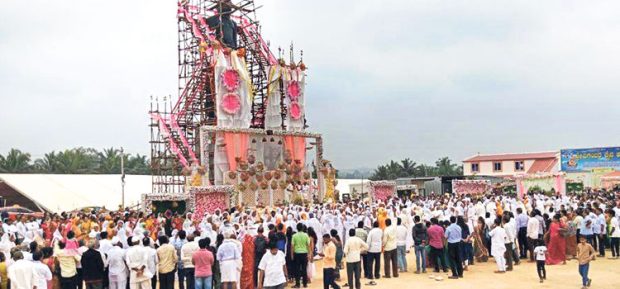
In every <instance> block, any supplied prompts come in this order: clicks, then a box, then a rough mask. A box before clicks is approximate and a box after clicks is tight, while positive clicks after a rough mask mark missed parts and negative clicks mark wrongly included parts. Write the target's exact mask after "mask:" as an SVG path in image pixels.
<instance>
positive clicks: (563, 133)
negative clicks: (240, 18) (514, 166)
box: [0, 0, 620, 168]
mask: <svg viewBox="0 0 620 289" xmlns="http://www.w3.org/2000/svg"><path fill="white" fill-rule="evenodd" d="M257 2H259V3H260V4H263V5H264V6H263V8H261V9H260V10H259V12H258V17H259V18H260V21H261V23H262V25H263V37H264V38H265V39H268V40H270V41H271V47H272V49H273V50H276V49H277V47H278V46H279V45H280V46H283V47H288V45H289V44H290V41H291V40H292V41H294V42H295V47H297V48H300V49H303V50H304V62H305V63H306V64H307V66H308V67H309V71H308V75H309V80H308V86H307V92H306V102H307V103H306V104H307V110H308V111H307V114H308V115H307V117H308V121H309V125H310V130H312V131H316V132H321V133H323V134H324V138H325V145H326V153H325V157H326V158H328V159H331V160H333V161H334V162H335V165H336V166H337V167H339V168H355V167H362V166H364V167H374V166H376V165H377V164H380V163H384V162H386V161H388V160H390V159H402V158H404V157H411V158H412V159H414V160H417V161H419V162H433V161H434V160H436V159H437V158H439V157H442V156H450V157H452V158H454V159H456V160H458V161H460V160H462V159H463V158H465V157H467V156H470V155H473V154H476V153H477V152H481V153H497V152H526V151H545V150H556V149H561V148H573V147H591V146H608V145H609V146H612V145H620V129H619V124H620V112H619V109H620V36H619V35H620V1H567V0H560V1H493V0H489V1H454V0H446V1H439V0H428V1H412V0H403V1H387V0H382V1H361V0H351V1H340V0H339V1H326V0H320V1H319V0H312V1H310V0H306V1H291V0H289V1H274V0H263V1H257ZM176 29H177V24H176V1H172V0H165V1H164V0H157V1H154V0H141V1H135V0H131V1H129V0H123V1H121V0H114V1H112V0H106V1H94V0H91V1H83V0H82V1H77V0H76V1H63V0H58V1H44V0H30V1H18V0H9V1H2V3H1V4H0V108H1V109H0V153H3V154H4V153H6V152H7V151H8V150H9V149H10V148H12V147H16V148H20V149H22V150H25V151H28V152H31V153H32V154H33V156H34V157H41V156H42V155H43V154H44V153H45V152H48V151H51V150H60V149H65V148H70V147H76V146H86V147H95V148H99V149H100V148H104V147H111V146H114V147H119V146H124V147H125V148H126V150H128V151H130V152H134V153H135V152H139V153H142V154H148V153H149V145H148V140H149V129H148V126H147V124H148V116H147V111H148V105H149V102H150V98H149V96H150V95H154V96H157V95H160V96H162V95H169V94H170V95H173V96H176V95H177V90H176V89H177V88H176V87H177V79H176V78H177V75H176V73H177V52H176V47H177V32H176ZM276 51H277V50H276Z"/></svg>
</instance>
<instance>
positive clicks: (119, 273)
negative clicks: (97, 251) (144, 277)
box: [108, 237, 127, 289]
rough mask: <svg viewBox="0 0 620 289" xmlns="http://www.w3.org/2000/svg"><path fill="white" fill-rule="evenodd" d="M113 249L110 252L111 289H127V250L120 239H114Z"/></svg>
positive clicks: (109, 273) (109, 275) (109, 274)
mask: <svg viewBox="0 0 620 289" xmlns="http://www.w3.org/2000/svg"><path fill="white" fill-rule="evenodd" d="M112 244H113V247H112V248H111V249H110V250H109V251H108V271H109V272H108V280H109V281H110V289H125V287H126V286H127V266H126V265H125V250H124V249H123V244H122V243H121V241H120V239H119V238H118V237H114V238H112Z"/></svg>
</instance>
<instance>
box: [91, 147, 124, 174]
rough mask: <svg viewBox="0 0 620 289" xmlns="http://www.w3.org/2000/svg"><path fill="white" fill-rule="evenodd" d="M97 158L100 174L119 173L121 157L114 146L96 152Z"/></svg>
mask: <svg viewBox="0 0 620 289" xmlns="http://www.w3.org/2000/svg"><path fill="white" fill-rule="evenodd" d="M97 155H98V158H99V170H98V172H99V173H102V174H120V173H121V157H120V151H119V150H118V149H115V148H109V149H104V150H103V152H100V153H97Z"/></svg>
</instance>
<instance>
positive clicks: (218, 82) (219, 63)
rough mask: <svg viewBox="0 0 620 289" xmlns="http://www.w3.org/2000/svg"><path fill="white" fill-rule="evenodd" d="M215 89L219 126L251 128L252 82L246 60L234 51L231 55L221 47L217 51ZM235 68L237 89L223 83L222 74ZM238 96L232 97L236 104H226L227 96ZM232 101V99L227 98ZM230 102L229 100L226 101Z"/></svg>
mask: <svg viewBox="0 0 620 289" xmlns="http://www.w3.org/2000/svg"><path fill="white" fill-rule="evenodd" d="M216 56H217V58H216V63H215V91H216V94H215V95H216V113H217V126H219V127H226V128H249V127H250V123H251V121H252V97H253V91H252V82H251V79H250V76H249V74H248V71H247V66H246V64H245V60H244V59H243V58H241V57H239V56H237V52H236V51H232V52H231V53H230V55H229V56H227V55H224V52H223V51H222V50H221V49H220V50H217V51H216ZM230 69H234V70H235V71H236V72H237V74H238V86H237V87H236V88H235V89H232V90H229V89H231V87H226V86H225V85H224V84H223V78H222V74H223V73H224V72H225V71H227V70H230ZM229 95H235V96H238V98H235V97H233V98H232V99H233V100H234V102H238V103H235V104H234V105H230V106H225V97H226V96H229ZM226 100H227V101H230V99H226ZM226 103H229V102H226ZM225 108H226V109H225Z"/></svg>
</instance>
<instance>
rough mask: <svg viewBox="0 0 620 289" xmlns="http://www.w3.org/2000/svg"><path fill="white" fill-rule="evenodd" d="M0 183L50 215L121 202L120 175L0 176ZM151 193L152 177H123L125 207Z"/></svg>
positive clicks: (136, 202)
mask: <svg viewBox="0 0 620 289" xmlns="http://www.w3.org/2000/svg"><path fill="white" fill-rule="evenodd" d="M0 183H5V184H6V185H8V187H10V188H12V189H14V190H15V191H17V192H18V193H19V194H21V195H22V196H24V197H25V198H27V199H29V200H31V201H32V202H34V203H35V204H36V205H37V206H38V207H40V208H42V209H44V210H46V211H50V212H61V211H69V210H74V209H79V208H84V207H91V206H98V207H104V206H105V207H106V208H108V209H117V208H118V206H119V205H120V204H121V202H122V193H121V191H122V190H121V176H120V175H53V174H50V175H46V174H0ZM150 192H151V176H141V175H126V176H125V206H134V205H138V204H139V203H140V201H141V195H142V194H145V193H150Z"/></svg>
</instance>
